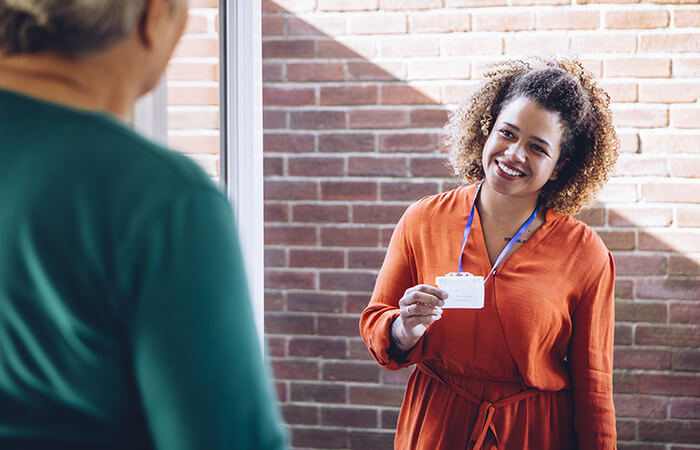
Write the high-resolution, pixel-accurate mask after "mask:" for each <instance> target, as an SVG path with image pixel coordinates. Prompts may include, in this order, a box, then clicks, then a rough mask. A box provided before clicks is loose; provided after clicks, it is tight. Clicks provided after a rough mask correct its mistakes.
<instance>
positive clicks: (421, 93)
mask: <svg viewBox="0 0 700 450" xmlns="http://www.w3.org/2000/svg"><path fill="white" fill-rule="evenodd" d="M439 97H440V89H439V88H438V87H437V86H427V87H423V88H420V89H418V88H416V87H415V86H403V85H386V86H382V90H381V98H382V100H381V103H382V104H383V105H420V104H437V103H440V102H439V100H438V99H439Z"/></svg>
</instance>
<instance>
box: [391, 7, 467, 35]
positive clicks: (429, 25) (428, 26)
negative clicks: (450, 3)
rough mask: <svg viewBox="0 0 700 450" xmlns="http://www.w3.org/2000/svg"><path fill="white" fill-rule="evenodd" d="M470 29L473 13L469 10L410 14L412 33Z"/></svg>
mask: <svg viewBox="0 0 700 450" xmlns="http://www.w3.org/2000/svg"><path fill="white" fill-rule="evenodd" d="M395 1H396V0H395ZM402 1H403V0H402ZM470 30H471V14H469V13H468V12H461V11H460V12H456V11H450V12H449V13H444V12H441V11H440V10H439V9H438V10H437V11H435V12H433V11H431V12H421V13H417V14H411V15H409V16H408V31H409V32H410V33H454V32H459V31H470Z"/></svg>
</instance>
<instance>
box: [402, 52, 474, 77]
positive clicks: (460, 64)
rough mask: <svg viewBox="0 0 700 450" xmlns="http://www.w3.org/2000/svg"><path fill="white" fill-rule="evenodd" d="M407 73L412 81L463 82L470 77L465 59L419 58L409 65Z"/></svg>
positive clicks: (467, 62)
mask: <svg viewBox="0 0 700 450" xmlns="http://www.w3.org/2000/svg"><path fill="white" fill-rule="evenodd" d="M406 71H407V77H408V79H410V80H451V79H456V80H461V79H467V78H469V76H470V66H469V61H467V60H465V58H457V59H453V58H450V59H448V58H444V57H441V58H421V59H418V58H417V59H415V60H411V61H409V62H408V63H407V65H406Z"/></svg>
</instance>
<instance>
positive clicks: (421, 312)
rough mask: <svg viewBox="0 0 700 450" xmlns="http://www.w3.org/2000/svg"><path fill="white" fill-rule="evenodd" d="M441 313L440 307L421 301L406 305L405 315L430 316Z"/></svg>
mask: <svg viewBox="0 0 700 450" xmlns="http://www.w3.org/2000/svg"><path fill="white" fill-rule="evenodd" d="M440 314H442V308H440V307H439V306H430V305H426V304H423V303H413V304H411V305H408V306H406V315H407V316H408V317H413V316H432V315H440Z"/></svg>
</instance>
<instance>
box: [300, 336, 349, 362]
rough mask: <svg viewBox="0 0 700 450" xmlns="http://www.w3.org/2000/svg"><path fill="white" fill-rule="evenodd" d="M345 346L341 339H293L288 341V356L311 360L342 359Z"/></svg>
mask: <svg viewBox="0 0 700 450" xmlns="http://www.w3.org/2000/svg"><path fill="white" fill-rule="evenodd" d="M346 348H347V346H346V344H345V341H344V340H342V339H337V338H324V337H312V338H306V337H294V338H292V339H291V340H290V341H289V355H290V356H301V357H309V358H311V357H313V358H344V357H345V353H346Z"/></svg>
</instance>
